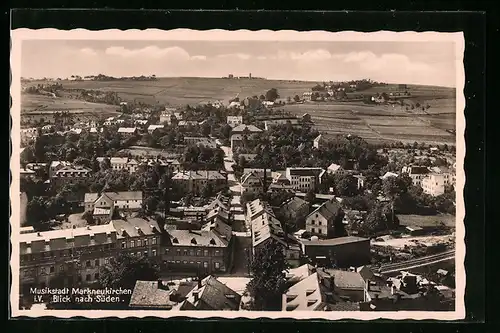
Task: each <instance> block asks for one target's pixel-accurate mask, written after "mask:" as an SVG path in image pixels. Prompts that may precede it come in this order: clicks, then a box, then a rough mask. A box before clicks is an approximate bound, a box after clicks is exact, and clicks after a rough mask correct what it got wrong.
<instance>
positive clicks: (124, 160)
mask: <svg viewBox="0 0 500 333" xmlns="http://www.w3.org/2000/svg"><path fill="white" fill-rule="evenodd" d="M106 158H107V159H109V163H110V165H111V169H113V170H115V171H124V170H126V171H127V172H129V173H134V172H136V171H137V169H138V167H139V162H138V161H137V160H136V159H133V158H128V157H97V158H96V160H97V161H98V162H99V163H102V162H103V161H104V160H105V159H106Z"/></svg>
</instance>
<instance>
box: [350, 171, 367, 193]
mask: <svg viewBox="0 0 500 333" xmlns="http://www.w3.org/2000/svg"><path fill="white" fill-rule="evenodd" d="M353 177H354V178H356V180H357V184H358V190H361V189H363V188H364V187H365V181H366V177H365V176H363V175H362V174H359V175H353Z"/></svg>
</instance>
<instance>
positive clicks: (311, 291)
mask: <svg viewBox="0 0 500 333" xmlns="http://www.w3.org/2000/svg"><path fill="white" fill-rule="evenodd" d="M315 291H316V289H307V290H306V296H311V295H312V294H314V292H315Z"/></svg>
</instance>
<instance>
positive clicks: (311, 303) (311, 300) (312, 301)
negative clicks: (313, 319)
mask: <svg viewBox="0 0 500 333" xmlns="http://www.w3.org/2000/svg"><path fill="white" fill-rule="evenodd" d="M317 301H318V300H316V299H310V300H307V306H311V305H314V304H315V303H316V302H317Z"/></svg>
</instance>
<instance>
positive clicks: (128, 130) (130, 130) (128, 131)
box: [118, 127, 137, 137]
mask: <svg viewBox="0 0 500 333" xmlns="http://www.w3.org/2000/svg"><path fill="white" fill-rule="evenodd" d="M118 134H119V135H123V136H125V137H131V136H134V135H136V134H137V127H120V128H119V129H118Z"/></svg>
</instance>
